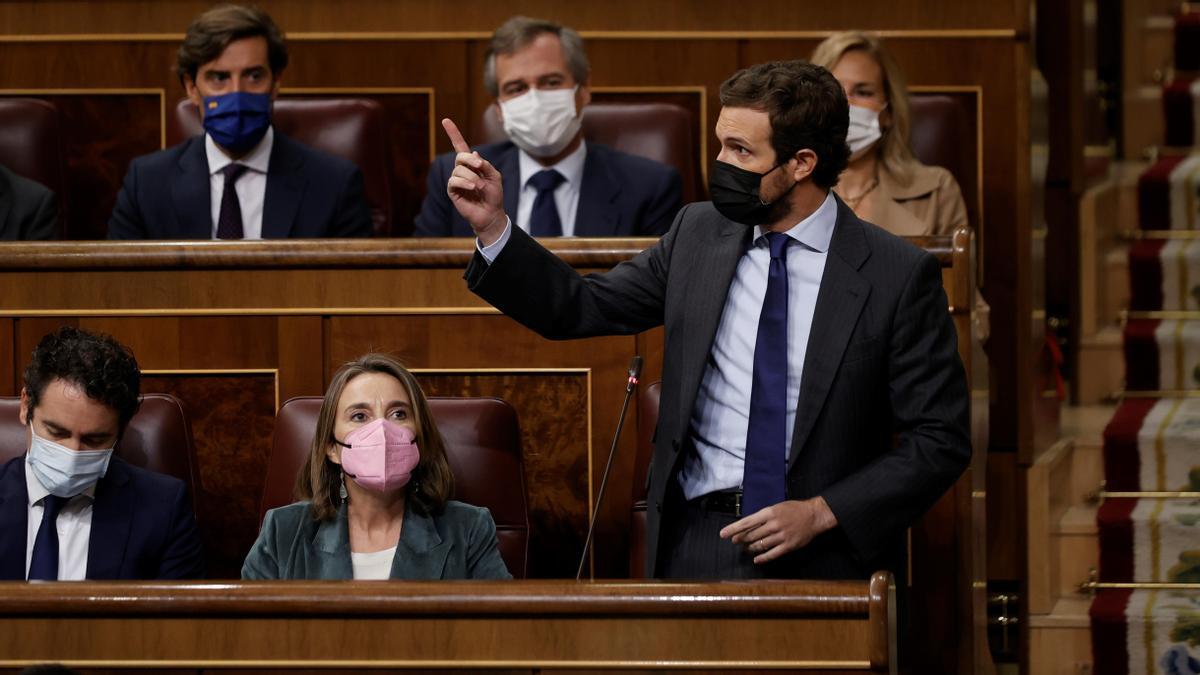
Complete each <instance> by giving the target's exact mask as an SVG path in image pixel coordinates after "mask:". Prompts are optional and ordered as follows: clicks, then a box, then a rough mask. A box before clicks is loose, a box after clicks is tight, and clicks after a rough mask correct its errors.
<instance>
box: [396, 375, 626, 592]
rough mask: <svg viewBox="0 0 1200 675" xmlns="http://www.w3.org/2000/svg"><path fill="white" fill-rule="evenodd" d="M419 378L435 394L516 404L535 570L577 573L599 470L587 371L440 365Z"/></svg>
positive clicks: (533, 573) (541, 574)
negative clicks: (591, 482) (467, 369)
mask: <svg viewBox="0 0 1200 675" xmlns="http://www.w3.org/2000/svg"><path fill="white" fill-rule="evenodd" d="M418 377H419V379H420V381H421V388H422V389H424V391H425V393H426V394H427V395H429V396H495V397H497V398H502V399H504V400H505V401H508V402H509V403H511V404H512V406H513V407H514V408H516V410H517V416H518V419H519V420H520V424H521V448H522V461H523V462H524V468H525V485H526V491H527V499H528V500H529V525H530V534H529V576H530V577H534V578H570V577H572V576H573V575H574V574H575V569H576V566H577V565H578V564H579V552H580V551H581V550H582V549H583V538H584V535H585V534H586V532H587V526H588V517H589V515H590V513H591V511H590V507H589V503H590V502H589V495H588V476H594V475H596V471H597V470H598V469H597V468H596V465H595V461H596V458H595V457H593V456H592V455H591V453H590V452H589V443H588V440H589V437H588V433H589V428H588V408H589V403H590V400H591V391H590V390H589V387H588V380H589V378H588V374H587V372H574V373H572V372H558V373H556V372H537V373H504V372H490V371H485V370H481V371H479V372H478V373H439V372H437V371H436V370H435V371H432V372H426V373H421V374H419V376H418ZM593 441H594V439H593ZM600 445H601V444H599V443H595V442H593V443H592V444H591V446H592V448H593V449H595V448H598V447H599V446H600ZM600 461H601V462H603V461H604V460H603V458H600ZM599 470H600V471H602V470H603V466H602V465H601V467H600V469H599ZM512 487H513V489H514V490H515V489H518V487H519V486H515V485H514V486H512Z"/></svg>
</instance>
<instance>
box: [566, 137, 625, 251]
mask: <svg viewBox="0 0 1200 675" xmlns="http://www.w3.org/2000/svg"><path fill="white" fill-rule="evenodd" d="M602 153H603V151H602V149H600V148H598V147H597V146H594V145H590V146H588V150H587V156H586V157H585V159H584V160H583V177H582V178H581V179H580V181H579V182H580V185H579V206H578V207H577V209H576V211H575V236H576V237H611V236H613V235H615V234H617V232H618V230H619V227H620V225H621V222H620V220H621V213H620V211H619V210H618V209H617V208H616V204H617V198H618V197H619V196H620V194H621V185H620V183H618V182H617V181H616V180H615V179H613V177H612V174H611V173H609V167H608V165H607V164H606V163H605V162H603V161H602V160H603V155H602Z"/></svg>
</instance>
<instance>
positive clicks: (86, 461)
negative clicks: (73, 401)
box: [25, 420, 113, 497]
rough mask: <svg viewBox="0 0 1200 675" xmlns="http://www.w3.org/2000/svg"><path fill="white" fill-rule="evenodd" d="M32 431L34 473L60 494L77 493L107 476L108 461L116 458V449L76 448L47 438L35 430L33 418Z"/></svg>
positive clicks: (70, 495) (30, 449)
mask: <svg viewBox="0 0 1200 675" xmlns="http://www.w3.org/2000/svg"><path fill="white" fill-rule="evenodd" d="M29 430H30V432H32V433H33V442H32V443H31V444H30V446H29V453H28V454H27V455H26V456H25V461H26V462H29V468H30V469H32V470H33V475H34V477H36V478H37V479H38V482H39V483H41V484H42V487H44V488H46V489H47V490H49V491H50V494H52V495H55V496H58V497H74V496H75V495H77V494H79V493H81V492H83V491H84V490H86V489H88V488H89V487H91V486H92V485H95V484H96V481H99V480H100V479H101V478H103V477H104V474H105V472H106V471H108V462H109V460H110V459H112V454H113V449H112V448H109V449H107V450H72V449H70V448H67V447H63V446H61V445H59V444H58V443H55V442H54V441H50V440H47V439H45V438H42V437H41V436H38V435H37V432H36V431H33V422H32V420H31V421H30V425H29Z"/></svg>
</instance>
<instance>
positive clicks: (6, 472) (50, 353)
mask: <svg viewBox="0 0 1200 675" xmlns="http://www.w3.org/2000/svg"><path fill="white" fill-rule="evenodd" d="M140 377H141V375H140V371H139V370H138V365H137V361H136V360H134V358H133V354H132V353H130V351H129V349H128V348H126V347H124V346H122V345H120V344H119V343H117V342H116V341H115V340H113V339H112V338H111V337H108V336H101V335H95V334H93V333H89V332H87V331H83V330H80V329H78V328H70V327H64V328H60V329H59V330H58V331H57V332H55V333H52V334H50V335H47V336H45V337H44V338H42V340H41V341H40V342H39V343H38V345H37V347H36V348H35V349H34V351H33V360H32V361H31V362H30V364H29V366H28V367H26V369H25V374H24V378H25V384H24V387H23V388H22V389H21V410H20V418H21V422H22V423H23V424H25V425H26V427H27V435H26V437H27V439H28V440H27V443H28V445H27V446H26V447H27V448H28V452H26V454H25V455H23V456H21V457H18V458H16V459H13V460H11V461H9V462H8V463H6V464H4V465H3V466H0V579H9V580H21V579H28V580H31V581H34V580H41V581H54V580H61V581H79V580H83V579H193V578H200V577H202V576H203V575H204V563H203V558H202V556H201V547H200V535H199V532H198V531H197V529H196V519H195V517H194V516H193V514H192V511H191V506H190V502H189V500H188V498H187V495H186V490H185V487H184V484H183V482H182V481H180V480H178V479H176V478H172V477H170V476H164V475H160V474H155V473H151V472H149V471H145V470H142V469H139V468H137V467H134V466H130V465H129V464H126V463H125V462H123V461H122V460H121V459H119V458H117V457H114V456H113V448H114V446H115V445H116V443H117V441H118V440H119V439H120V438H121V435H122V434H123V433H124V431H125V428H126V427H127V426H128V424H129V421H130V420H131V419H132V418H133V415H134V413H135V412H137V408H138V402H139V401H138V390H139V380H140Z"/></svg>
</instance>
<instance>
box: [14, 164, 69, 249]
mask: <svg viewBox="0 0 1200 675" xmlns="http://www.w3.org/2000/svg"><path fill="white" fill-rule="evenodd" d="M57 228H58V207H57V206H56V204H55V199H54V193H53V192H52V191H51V190H50V188H47V187H46V186H44V185H42V184H41V183H37V182H35V181H31V180H29V179H28V178H24V177H21V176H18V175H17V174H15V173H13V172H12V171H9V170H8V169H7V168H5V167H3V166H0V241H33V240H38V239H53V238H54V235H55V231H56V229H57Z"/></svg>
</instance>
